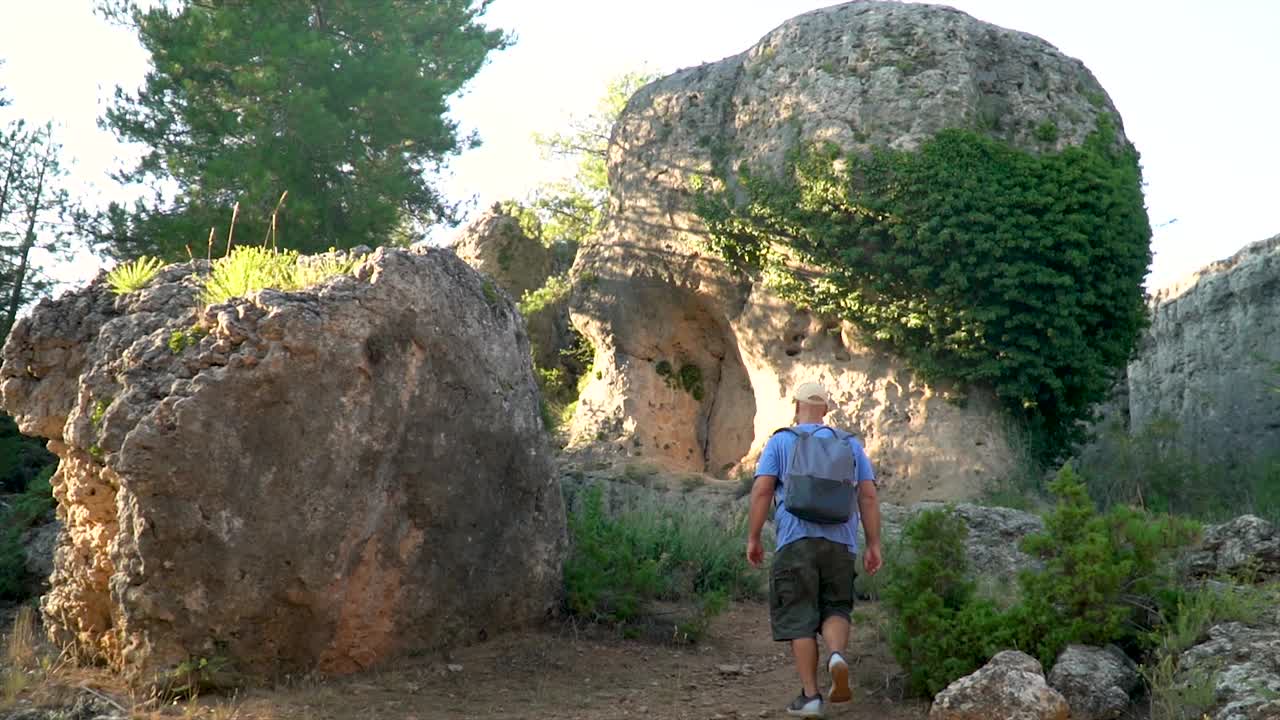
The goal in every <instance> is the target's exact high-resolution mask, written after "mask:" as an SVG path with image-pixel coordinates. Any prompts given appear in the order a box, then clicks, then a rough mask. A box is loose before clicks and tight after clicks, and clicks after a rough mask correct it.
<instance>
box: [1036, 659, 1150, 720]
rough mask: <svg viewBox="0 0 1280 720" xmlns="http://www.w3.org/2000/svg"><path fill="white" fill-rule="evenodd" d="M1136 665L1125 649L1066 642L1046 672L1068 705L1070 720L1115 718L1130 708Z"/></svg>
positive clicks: (1136, 677)
mask: <svg viewBox="0 0 1280 720" xmlns="http://www.w3.org/2000/svg"><path fill="white" fill-rule="evenodd" d="M1138 681H1139V676H1138V668H1137V666H1136V665H1134V663H1133V661H1132V660H1130V659H1129V657H1128V656H1127V655H1125V654H1124V651H1122V650H1120V649H1119V648H1117V647H1115V646H1114V645H1112V646H1108V647H1106V648H1097V647H1090V646H1088V645H1068V646H1067V648H1066V649H1065V650H1063V651H1062V653H1061V654H1060V655H1058V659H1057V661H1056V662H1055V663H1054V664H1053V670H1051V671H1050V672H1049V687H1052V688H1053V689H1054V690H1057V691H1058V692H1060V693H1062V696H1063V697H1064V698H1066V700H1067V704H1068V705H1070V706H1071V720H1114V718H1118V717H1120V716H1121V715H1122V714H1123V713H1124V712H1125V710H1127V709H1128V708H1129V704H1130V694H1131V693H1132V692H1133V691H1134V690H1135V689H1137V687H1138Z"/></svg>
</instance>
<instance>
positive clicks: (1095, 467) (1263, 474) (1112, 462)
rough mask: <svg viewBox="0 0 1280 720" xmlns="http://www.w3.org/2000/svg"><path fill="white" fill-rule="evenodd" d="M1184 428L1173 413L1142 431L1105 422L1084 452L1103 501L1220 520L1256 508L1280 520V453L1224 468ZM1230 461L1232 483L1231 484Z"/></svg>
mask: <svg viewBox="0 0 1280 720" xmlns="http://www.w3.org/2000/svg"><path fill="white" fill-rule="evenodd" d="M1182 434H1183V433H1182V430H1181V427H1180V426H1179V424H1178V423H1177V422H1176V421H1174V420H1171V419H1169V418H1157V419H1156V420H1154V421H1152V422H1151V423H1149V424H1147V425H1146V426H1145V427H1142V428H1139V429H1137V431H1136V432H1130V431H1129V429H1127V428H1125V427H1124V426H1123V425H1122V424H1120V423H1110V424H1108V425H1106V426H1104V427H1103V428H1102V430H1101V431H1100V433H1099V436H1098V438H1097V440H1096V442H1094V443H1092V444H1091V445H1090V446H1089V447H1088V448H1086V450H1085V451H1084V452H1082V454H1081V457H1080V474H1081V475H1082V476H1083V477H1084V479H1085V482H1086V484H1087V486H1088V488H1089V494H1090V495H1091V496H1092V497H1093V498H1095V499H1096V500H1097V501H1098V502H1099V503H1100V504H1101V505H1102V506H1103V507H1110V506H1112V505H1136V506H1138V507H1144V508H1148V509H1151V510H1154V511H1158V512H1168V513H1173V514H1177V515H1185V516H1189V517H1195V518H1200V519H1203V520H1214V521H1216V520H1223V519H1227V518H1230V517H1236V516H1238V515H1242V514H1244V513H1252V514H1255V515H1259V516H1261V517H1265V518H1268V519H1272V520H1275V521H1280V454H1277V453H1270V454H1267V453H1263V454H1261V455H1259V456H1258V457H1254V458H1236V459H1235V461H1236V462H1235V464H1234V465H1232V466H1224V464H1223V463H1221V462H1215V461H1212V460H1211V459H1207V458H1204V457H1201V456H1200V455H1198V454H1197V453H1195V452H1193V451H1192V450H1191V449H1190V448H1188V447H1187V446H1186V445H1185V443H1183V442H1182V441H1181V437H1182ZM1224 467H1225V468H1226V469H1228V470H1229V472H1228V475H1229V477H1230V481H1229V482H1223V471H1224Z"/></svg>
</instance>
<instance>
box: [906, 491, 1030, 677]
mask: <svg viewBox="0 0 1280 720" xmlns="http://www.w3.org/2000/svg"><path fill="white" fill-rule="evenodd" d="M968 533H969V529H968V526H966V525H965V522H964V520H963V519H961V518H960V517H958V516H956V515H955V514H954V513H953V512H951V511H950V510H928V511H925V512H922V513H920V514H919V515H917V516H916V517H915V518H914V519H913V520H912V521H911V523H909V524H908V525H907V527H906V528H904V530H903V534H902V540H903V553H904V556H905V557H904V558H903V560H902V562H900V563H899V564H897V565H896V566H894V567H892V568H891V569H888V573H889V577H888V579H887V580H886V581H885V586H884V589H883V597H884V602H885V606H886V607H887V608H888V610H889V617H890V631H889V645H890V648H891V649H892V651H893V655H894V658H895V659H896V660H897V661H898V664H899V665H900V666H901V667H902V668H903V670H905V671H906V673H907V684H908V687H909V689H910V690H912V691H913V692H917V693H924V694H927V695H929V696H930V697H932V696H933V695H935V694H937V693H938V692H940V691H941V690H942V689H943V688H945V687H946V686H947V685H949V684H951V682H952V681H954V680H956V679H957V678H960V677H963V676H965V675H968V674H969V673H972V672H974V671H975V670H977V669H978V668H980V667H982V665H983V664H984V663H986V662H987V660H989V659H991V657H992V656H993V655H994V654H995V653H996V652H997V651H999V650H1000V649H1001V648H1002V647H1004V643H1003V641H1005V640H1006V638H1007V637H1008V636H1009V632H1008V629H1007V628H1006V627H1005V626H1004V623H1003V622H1002V617H1001V613H1000V612H999V610H997V608H996V607H995V605H994V604H992V603H991V602H990V601H987V600H984V599H980V598H977V597H976V596H975V593H974V584H973V581H972V580H971V579H970V578H969V576H968V560H967V558H966V557H965V538H966V537H967V536H968Z"/></svg>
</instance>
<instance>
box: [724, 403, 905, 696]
mask: <svg viewBox="0 0 1280 720" xmlns="http://www.w3.org/2000/svg"><path fill="white" fill-rule="evenodd" d="M792 397H793V399H794V400H795V425H794V426H792V427H791V428H786V429H784V430H779V431H778V432H776V433H774V435H773V437H771V438H769V443H768V444H767V445H766V446H765V449H764V453H763V454H762V455H761V456H760V463H759V465H758V466H757V467H756V479H755V484H754V485H753V486H752V488H751V512H750V516H749V524H748V535H747V560H748V561H750V562H751V564H752V565H754V566H756V567H760V566H761V565H762V564H763V563H764V547H763V546H762V545H761V544H760V531H761V529H762V528H763V527H764V523H765V520H766V519H767V518H768V515H769V506H770V504H771V503H774V504H776V512H775V514H774V520H775V525H776V529H777V536H778V547H777V551H776V552H775V554H774V557H773V566H772V568H771V569H770V571H769V623H770V626H771V628H772V631H773V639H774V640H777V641H787V642H790V643H791V653H792V655H793V656H794V657H795V663H796V671H797V672H798V673H799V675H800V684H801V686H802V687H801V693H800V695H799V697H797V698H796V699H795V700H793V701H792V702H791V704H790V705H788V706H787V714H789V715H796V716H800V717H822V715H823V712H824V706H823V697H822V693H820V692H819V691H818V642H817V639H816V636H817V635H821V636H822V640H823V642H824V643H825V644H826V646H827V648H828V649H829V650H830V651H831V656H830V658H829V659H828V661H827V669H828V671H829V673H830V675H831V688H830V691H829V693H828V696H827V699H828V700H829V701H830V702H833V703H840V702H847V701H848V700H849V699H850V698H851V697H852V693H851V692H850V689H849V665H848V663H847V662H845V659H844V657H843V655H842V653H843V652H844V650H845V645H846V644H847V643H848V641H849V615H850V612H851V611H852V610H853V580H854V578H855V577H856V575H857V569H856V567H855V565H856V562H855V553H856V552H857V545H858V520H859V517H861V520H862V527H863V529H864V530H865V531H866V536H867V547H866V551H865V552H864V553H863V565H864V567H865V569H866V571H867V573H868V574H872V575H874V574H875V573H876V571H877V570H879V569H880V564H881V556H880V552H881V549H880V506H879V502H878V500H877V498H876V483H875V473H874V472H873V471H872V469H871V461H870V460H869V459H868V458H867V454H866V452H865V451H863V449H862V445H861V443H859V442H858V441H857V440H856V439H855V438H854V437H853V436H852V435H848V434H845V433H842V432H840V431H838V430H834V429H832V428H829V427H826V426H825V425H823V424H822V419H823V417H825V416H826V414H827V413H828V412H830V411H831V409H832V406H831V400H830V397H829V396H828V395H827V391H826V389H825V388H823V387H822V385H821V384H819V383H816V382H807V383H803V384H801V385H800V386H799V387H797V388H796V390H795V392H794V393H793V394H792ZM788 504H790V507H788Z"/></svg>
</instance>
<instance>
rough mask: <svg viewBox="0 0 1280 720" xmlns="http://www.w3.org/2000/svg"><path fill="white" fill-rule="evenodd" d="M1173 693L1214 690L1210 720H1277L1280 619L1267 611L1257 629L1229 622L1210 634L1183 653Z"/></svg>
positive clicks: (1279, 689)
mask: <svg viewBox="0 0 1280 720" xmlns="http://www.w3.org/2000/svg"><path fill="white" fill-rule="evenodd" d="M1174 683H1175V687H1180V688H1188V687H1195V686H1203V685H1205V684H1206V683H1207V684H1208V685H1209V686H1211V687H1212V688H1213V693H1212V698H1213V706H1212V707H1210V708H1204V709H1205V710H1208V712H1206V713H1205V714H1204V717H1207V718H1212V719H1213V720H1255V718H1256V719H1258V720H1264V719H1266V720H1270V719H1271V718H1278V717H1280V613H1278V612H1276V610H1275V608H1271V609H1270V611H1269V612H1268V613H1267V617H1266V618H1265V621H1264V622H1262V623H1259V624H1258V625H1257V626H1250V625H1246V624H1244V623H1239V622H1228V623H1223V624H1221V625H1214V626H1213V627H1212V628H1209V637H1208V639H1207V640H1206V641H1205V642H1203V643H1200V644H1199V645H1196V646H1195V647H1193V648H1191V649H1189V650H1187V651H1186V652H1184V653H1182V655H1181V657H1179V659H1178V672H1177V675H1176V676H1175V677H1174Z"/></svg>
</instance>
